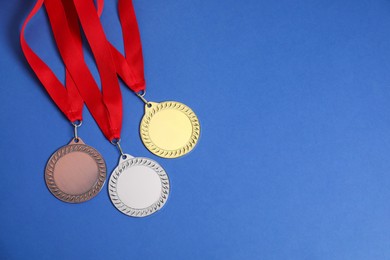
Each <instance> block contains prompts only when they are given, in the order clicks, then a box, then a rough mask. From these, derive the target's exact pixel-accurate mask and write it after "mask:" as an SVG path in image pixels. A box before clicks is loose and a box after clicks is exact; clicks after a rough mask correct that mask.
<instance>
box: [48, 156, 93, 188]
mask: <svg viewBox="0 0 390 260" xmlns="http://www.w3.org/2000/svg"><path fill="white" fill-rule="evenodd" d="M98 177H99V170H98V165H97V164H96V162H95V160H94V159H93V158H92V157H91V156H90V155H88V154H86V153H83V152H72V153H69V154H66V155H65V156H63V157H61V158H60V159H59V160H58V161H57V163H56V165H55V168H54V174H53V178H54V181H55V183H56V185H57V187H58V188H59V189H60V190H61V191H63V192H64V193H67V194H70V195H80V194H83V193H85V192H87V191H89V190H90V189H91V187H93V186H94V185H95V184H96V182H97V180H98Z"/></svg>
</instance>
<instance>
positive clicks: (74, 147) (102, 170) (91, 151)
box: [45, 139, 107, 204]
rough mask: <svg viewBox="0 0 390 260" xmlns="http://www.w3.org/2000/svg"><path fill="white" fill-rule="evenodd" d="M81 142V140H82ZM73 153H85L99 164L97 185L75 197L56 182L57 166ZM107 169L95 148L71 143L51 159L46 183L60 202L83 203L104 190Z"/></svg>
mask: <svg viewBox="0 0 390 260" xmlns="http://www.w3.org/2000/svg"><path fill="white" fill-rule="evenodd" d="M80 140H81V139H80ZM72 152H84V153H86V154H88V155H89V156H90V157H91V158H92V159H93V160H94V161H95V162H96V164H97V167H98V177H97V181H96V183H95V184H94V185H93V186H92V187H91V188H90V189H89V190H88V191H87V192H84V193H82V194H78V195H73V194H68V193H66V192H64V191H62V190H61V189H60V188H59V187H58V186H57V184H56V183H55V180H54V170H55V165H56V163H57V162H58V160H60V159H61V158H62V157H64V156H66V155H67V154H70V153H72ZM106 176H107V167H106V162H105V161H104V159H103V156H102V155H101V154H100V153H99V152H98V151H97V150H96V149H95V148H93V147H91V146H89V145H87V144H85V143H71V144H67V145H64V146H62V147H60V148H58V149H57V150H56V151H55V152H54V153H53V154H52V156H51V157H50V158H49V160H48V162H47V164H46V168H45V182H46V186H47V188H48V189H49V191H50V192H51V193H52V194H53V195H54V196H55V197H56V198H57V199H59V200H61V201H63V202H67V203H72V204H75V203H82V202H86V201H88V200H91V199H93V198H94V197H95V196H96V195H97V194H99V192H100V191H101V190H102V188H103V186H104V183H105V182H106Z"/></svg>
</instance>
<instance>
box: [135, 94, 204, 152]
mask: <svg viewBox="0 0 390 260" xmlns="http://www.w3.org/2000/svg"><path fill="white" fill-rule="evenodd" d="M140 132H141V139H142V141H143V143H144V144H145V146H146V148H147V149H148V150H149V151H151V152H152V153H154V154H155V155H158V156H160V157H163V158H177V157H180V156H183V155H185V154H187V153H189V152H190V151H191V150H192V149H193V148H194V147H195V145H196V143H197V141H198V139H199V134H200V125H199V120H198V118H197V116H196V115H195V113H194V112H193V111H192V110H191V109H190V108H189V107H187V106H186V105H184V104H182V103H179V102H173V101H167V102H162V103H154V102H149V103H148V105H145V115H144V117H143V118H142V121H141V127H140Z"/></svg>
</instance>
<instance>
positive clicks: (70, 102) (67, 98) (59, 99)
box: [20, 0, 83, 122]
mask: <svg viewBox="0 0 390 260" xmlns="http://www.w3.org/2000/svg"><path fill="white" fill-rule="evenodd" d="M43 2H44V1H43V0H38V1H37V2H36V4H35V6H34V8H33V9H32V11H31V12H30V14H29V15H28V16H27V18H26V20H25V21H24V23H23V26H22V30H21V32H20V45H21V47H22V51H23V53H24V55H25V57H26V59H27V62H28V63H29V64H30V66H31V68H32V70H33V71H34V72H35V74H36V75H37V77H38V79H39V80H40V82H41V83H42V85H43V86H44V88H45V89H46V91H47V92H48V94H49V96H50V97H51V99H52V100H53V101H54V103H55V104H56V105H57V107H58V108H59V109H60V110H61V111H62V113H63V114H64V115H65V116H66V117H67V118H68V120H69V121H71V122H75V121H77V120H82V111H83V100H82V98H81V96H80V94H79V93H78V90H77V88H76V86H75V83H74V81H73V79H72V78H71V77H70V75H69V73H68V71H66V88H65V86H64V85H63V84H62V83H61V81H60V80H59V79H58V78H57V77H56V75H55V74H54V72H53V71H52V70H51V69H50V68H49V66H47V64H46V63H45V62H43V61H42V60H41V59H40V58H39V56H38V55H37V54H36V53H35V52H34V51H33V50H32V49H31V47H30V46H29V45H28V43H27V41H26V39H25V31H26V27H27V25H28V23H29V22H30V20H31V19H32V18H33V17H34V16H35V14H36V13H37V12H38V11H39V10H40V9H41V7H42V5H43ZM75 35H76V36H77V32H75ZM76 38H77V37H76ZM80 42H81V38H80ZM76 44H77V42H76Z"/></svg>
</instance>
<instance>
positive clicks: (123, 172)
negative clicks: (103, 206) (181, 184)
mask: <svg viewBox="0 0 390 260" xmlns="http://www.w3.org/2000/svg"><path fill="white" fill-rule="evenodd" d="M169 188H170V187H169V178H168V175H167V174H166V172H165V170H164V169H163V168H162V167H161V166H160V165H159V164H158V163H157V162H155V161H153V160H151V159H148V158H143V157H132V156H131V155H129V154H123V155H122V156H121V157H120V160H119V164H118V166H117V167H116V168H115V170H114V171H113V172H112V174H111V177H110V180H109V185H108V192H109V195H110V199H111V201H112V203H113V204H114V206H115V207H116V208H117V209H118V210H119V211H121V212H122V213H124V214H126V215H128V216H131V217H146V216H149V215H151V214H153V213H155V212H156V211H158V210H160V209H161V208H162V207H163V206H164V204H165V203H166V201H167V199H168V196H169Z"/></svg>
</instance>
